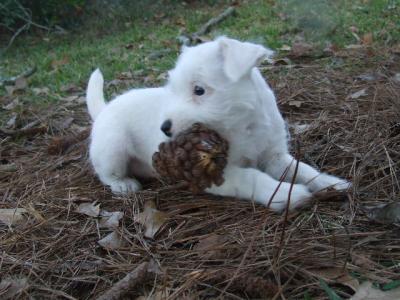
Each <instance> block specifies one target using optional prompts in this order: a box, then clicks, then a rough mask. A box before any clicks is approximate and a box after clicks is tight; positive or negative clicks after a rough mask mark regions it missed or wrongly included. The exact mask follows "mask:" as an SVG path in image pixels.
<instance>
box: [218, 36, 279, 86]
mask: <svg viewBox="0 0 400 300" xmlns="http://www.w3.org/2000/svg"><path fill="white" fill-rule="evenodd" d="M218 42H219V44H220V49H221V52H222V57H223V68H224V72H225V74H226V76H227V77H228V78H229V79H231V80H232V81H234V82H235V81H238V80H239V79H240V78H242V77H243V76H244V75H245V74H247V73H249V72H250V70H251V69H252V68H253V67H255V66H257V65H258V64H259V63H260V62H261V61H263V60H264V59H266V58H268V57H271V56H272V54H273V53H274V52H273V51H272V50H269V49H267V48H264V47H263V46H260V45H256V44H252V43H243V42H239V41H236V40H233V39H229V38H226V37H221V38H219V39H218Z"/></svg>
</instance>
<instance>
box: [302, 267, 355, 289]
mask: <svg viewBox="0 0 400 300" xmlns="http://www.w3.org/2000/svg"><path fill="white" fill-rule="evenodd" d="M309 272H310V273H311V274H313V275H314V276H315V277H317V278H322V279H323V280H325V281H326V282H328V283H339V284H342V285H345V286H348V287H349V288H351V289H352V290H353V291H357V290H358V288H359V286H360V284H359V283H358V280H357V279H355V278H353V277H351V276H350V275H349V273H348V272H347V270H346V269H343V268H336V267H333V268H328V269H311V270H309Z"/></svg>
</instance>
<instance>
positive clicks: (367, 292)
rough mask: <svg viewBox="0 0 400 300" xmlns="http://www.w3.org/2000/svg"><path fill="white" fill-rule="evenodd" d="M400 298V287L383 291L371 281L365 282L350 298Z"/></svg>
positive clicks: (356, 299) (363, 299)
mask: <svg viewBox="0 0 400 300" xmlns="http://www.w3.org/2000/svg"><path fill="white" fill-rule="evenodd" d="M396 299H400V288H396V289H393V290H390V291H381V290H378V289H376V288H374V287H373V286H372V283H371V282H369V281H365V282H363V283H362V284H361V285H360V287H359V288H358V290H357V292H356V293H355V294H354V295H353V297H351V298H350V300H396Z"/></svg>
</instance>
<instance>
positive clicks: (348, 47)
mask: <svg viewBox="0 0 400 300" xmlns="http://www.w3.org/2000/svg"><path fill="white" fill-rule="evenodd" d="M344 48H345V49H349V50H358V49H361V48H364V45H359V44H352V45H346V46H344Z"/></svg>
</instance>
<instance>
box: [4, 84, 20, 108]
mask: <svg viewBox="0 0 400 300" xmlns="http://www.w3.org/2000/svg"><path fill="white" fill-rule="evenodd" d="M6 89H7V86H6ZM20 104H21V103H20V102H19V99H18V97H17V98H15V99H14V100H13V101H11V102H10V103H8V104H7V105H4V106H3V107H2V108H3V109H5V110H13V109H14V108H16V107H17V106H19V105H20Z"/></svg>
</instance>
